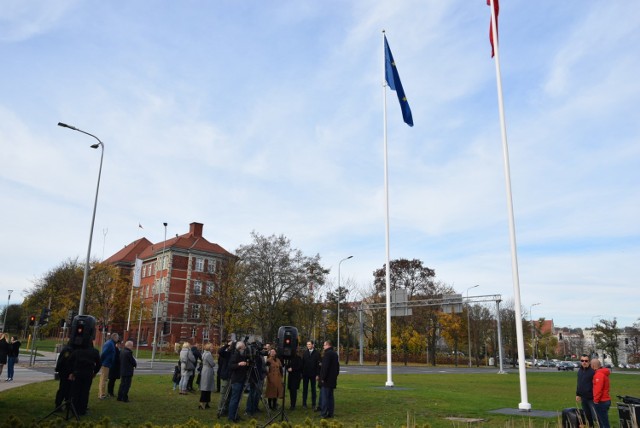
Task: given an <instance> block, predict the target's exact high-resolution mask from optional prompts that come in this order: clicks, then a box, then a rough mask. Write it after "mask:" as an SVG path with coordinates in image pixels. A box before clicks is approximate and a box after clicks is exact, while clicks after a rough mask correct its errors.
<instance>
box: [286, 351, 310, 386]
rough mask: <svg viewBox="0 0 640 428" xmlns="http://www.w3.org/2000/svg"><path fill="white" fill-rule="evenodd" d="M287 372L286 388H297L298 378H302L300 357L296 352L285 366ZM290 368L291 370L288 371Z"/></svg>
mask: <svg viewBox="0 0 640 428" xmlns="http://www.w3.org/2000/svg"><path fill="white" fill-rule="evenodd" d="M314 353H316V351H314ZM285 368H286V370H287V373H288V378H287V388H289V389H294V390H295V389H298V388H300V380H302V358H300V357H299V356H298V355H297V354H296V355H294V356H293V358H291V360H289V363H288V364H287V366H286V367H285ZM289 369H291V371H289Z"/></svg>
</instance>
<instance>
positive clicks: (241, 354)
mask: <svg viewBox="0 0 640 428" xmlns="http://www.w3.org/2000/svg"><path fill="white" fill-rule="evenodd" d="M246 350H247V347H246V345H245V344H244V342H238V343H236V351H235V352H234V353H233V355H231V359H230V360H229V373H230V375H229V384H230V385H231V399H230V400H229V416H228V418H229V421H231V422H237V421H239V420H240V417H239V416H238V407H239V406H240V399H241V398H242V390H243V389H244V382H245V380H246V379H247V371H248V370H249V357H248V356H247V353H246Z"/></svg>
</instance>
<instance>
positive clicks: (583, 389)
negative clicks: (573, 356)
mask: <svg viewBox="0 0 640 428" xmlns="http://www.w3.org/2000/svg"><path fill="white" fill-rule="evenodd" d="M595 373H596V372H595V371H594V370H593V369H592V368H591V367H587V368H586V369H583V368H582V367H580V368H579V369H578V385H577V386H576V397H580V398H582V399H583V400H593V375H594V374H595Z"/></svg>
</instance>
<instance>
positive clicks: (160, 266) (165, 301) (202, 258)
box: [105, 222, 235, 346]
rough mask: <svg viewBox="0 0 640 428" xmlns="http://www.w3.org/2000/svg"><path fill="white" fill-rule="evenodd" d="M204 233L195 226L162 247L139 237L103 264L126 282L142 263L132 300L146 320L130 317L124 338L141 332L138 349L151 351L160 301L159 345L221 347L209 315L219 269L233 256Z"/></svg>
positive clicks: (217, 283) (135, 315) (213, 320)
mask: <svg viewBox="0 0 640 428" xmlns="http://www.w3.org/2000/svg"><path fill="white" fill-rule="evenodd" d="M202 230H203V224H202V223H195V222H194V223H191V224H190V225H189V232H188V233H186V234H184V235H176V236H175V237H174V238H169V239H167V240H166V241H164V242H159V243H156V244H154V243H152V242H150V241H149V240H148V239H146V238H141V239H138V240H136V241H134V242H132V243H131V244H129V245H127V246H125V247H124V248H123V249H122V250H120V251H118V252H117V253H115V254H114V255H112V256H111V257H109V258H108V259H107V260H105V263H110V264H113V265H115V266H117V267H118V268H119V270H120V272H121V274H122V275H123V276H125V277H129V278H133V276H134V275H133V274H134V270H135V265H136V259H140V260H141V269H140V287H139V288H134V289H133V301H135V302H136V303H137V302H141V304H142V307H143V308H145V310H144V311H143V314H144V315H143V316H142V321H140V320H139V319H140V312H139V311H137V313H132V314H131V322H130V326H129V330H128V331H127V332H125V337H133V338H136V337H138V330H139V331H140V335H139V337H140V346H144V345H145V344H146V345H148V346H151V344H152V342H153V332H154V327H155V324H156V305H157V302H159V305H158V310H157V315H158V316H157V318H158V323H157V324H158V331H157V337H158V342H159V343H168V344H171V343H175V342H177V341H181V340H188V341H190V342H192V343H204V342H209V341H210V342H213V343H220V337H219V329H218V327H217V325H216V320H215V319H212V318H215V317H211V316H210V313H211V308H212V305H215V304H216V291H217V290H218V289H219V281H220V269H221V267H222V266H223V264H224V262H226V261H228V260H231V259H233V258H235V256H234V255H233V254H231V253H229V252H228V251H227V250H225V249H224V248H222V247H221V246H220V245H218V244H214V243H211V242H209V241H208V240H206V239H205V238H204V237H203V236H202ZM163 256H164V257H163ZM163 259H164V263H163ZM138 263H139V264H140V262H138ZM131 283H132V284H133V279H132V280H131ZM125 329H126V326H123V328H122V330H125ZM163 329H165V332H166V333H165V334H163Z"/></svg>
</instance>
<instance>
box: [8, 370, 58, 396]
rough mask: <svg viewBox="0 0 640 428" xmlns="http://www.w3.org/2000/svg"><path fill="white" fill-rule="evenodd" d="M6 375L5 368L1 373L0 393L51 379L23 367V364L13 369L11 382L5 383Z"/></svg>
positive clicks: (41, 373) (48, 375)
mask: <svg viewBox="0 0 640 428" xmlns="http://www.w3.org/2000/svg"><path fill="white" fill-rule="evenodd" d="M6 374H7V368H6V367H5V368H4V370H3V371H2V379H0V393H1V392H2V391H6V390H7V389H11V388H17V387H19V386H23V385H27V384H29V383H35V382H42V381H45V380H51V379H53V376H52V375H51V374H49V373H44V372H41V371H38V370H36V369H33V368H28V367H24V365H23V364H18V365H16V366H15V367H14V373H13V380H12V381H11V382H7V381H5V379H6Z"/></svg>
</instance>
